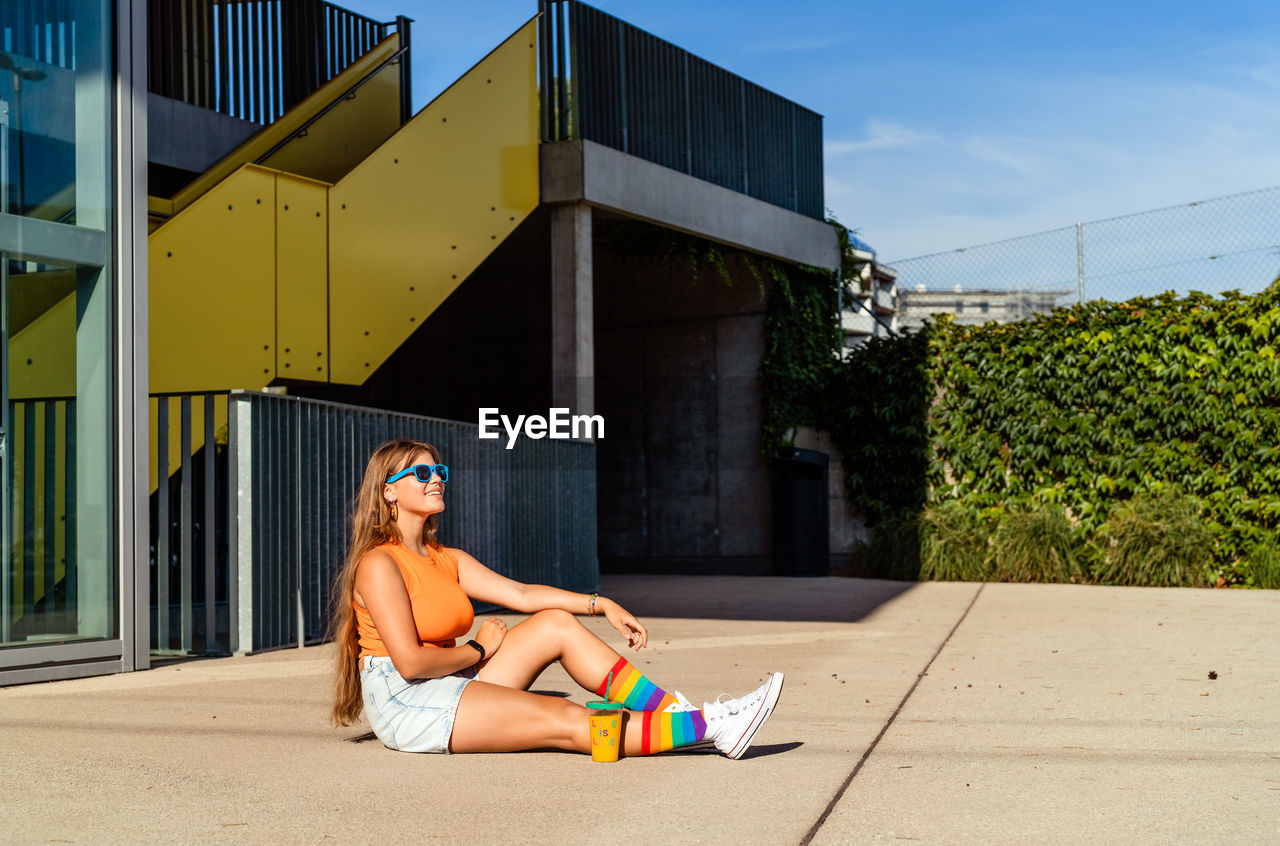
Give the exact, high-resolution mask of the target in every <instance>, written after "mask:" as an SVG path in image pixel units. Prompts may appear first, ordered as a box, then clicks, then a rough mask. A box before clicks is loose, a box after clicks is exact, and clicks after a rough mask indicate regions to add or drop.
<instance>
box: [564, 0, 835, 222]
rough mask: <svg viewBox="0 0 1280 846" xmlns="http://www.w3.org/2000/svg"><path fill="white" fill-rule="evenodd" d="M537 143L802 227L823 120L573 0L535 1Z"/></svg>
mask: <svg viewBox="0 0 1280 846" xmlns="http://www.w3.org/2000/svg"><path fill="white" fill-rule="evenodd" d="M541 8H542V10H543V18H542V26H541V30H540V36H539V39H540V42H541V44H540V52H541V58H540V62H539V68H540V72H541V74H542V85H541V90H542V113H543V115H542V138H543V140H544V141H564V140H569V139H573V138H581V139H586V140H589V141H595V142H597V143H599V144H604V145H605V146H608V147H612V148H614V149H616V150H621V151H622V152H624V153H630V154H631V155H634V156H638V157H640V158H642V159H645V160H647V161H651V162H654V163H656V164H660V165H663V166H664V167H669V168H671V169H673V170H678V171H681V172H683V173H687V174H689V175H691V176H695V177H697V178H699V179H704V180H706V181H708V182H712V183H715V184H716V185H720V186H722V187H725V188H730V189H732V190H734V191H740V192H742V193H745V194H748V195H749V196H752V197H755V198H757V199H760V200H764V201H765V202H768V203H772V204H773V205H776V206H781V207H782V208H786V209H790V210H792V211H795V212H799V213H800V214H803V215H806V216H808V217H813V218H817V219H822V217H823V215H824V213H825V206H824V198H823V187H822V116H821V115H819V114H817V113H816V112H813V111H811V110H809V109H806V108H804V107H803V106H800V105H798V104H796V103H794V102H792V101H790V100H787V99H786V98H784V97H780V96H778V95H777V94H774V93H772V92H770V91H766V90H765V89H763V88H761V87H760V86H758V85H755V84H754V83H751V82H747V81H746V80H744V79H743V78H742V77H740V76H737V75H735V74H732V73H730V72H729V71H726V70H724V69H723V68H720V67H717V66H715V65H713V64H711V63H710V62H707V61H706V60H704V59H701V58H699V57H697V56H695V55H693V54H692V53H689V52H688V51H686V50H682V49H681V48H679V47H676V46H675V45H673V44H670V43H669V42H667V41H664V40H662V39H661V38H658V37H657V36H654V35H651V34H650V33H648V32H645V31H644V30H642V29H639V28H638V27H635V26H632V25H631V24H628V23H625V22H624V21H621V20H619V19H618V18H615V17H613V16H612V15H608V14H606V13H604V12H601V11H600V10H598V9H595V8H593V7H591V6H588V5H586V4H585V3H580V2H578V0H544V2H543V3H542V4H541Z"/></svg>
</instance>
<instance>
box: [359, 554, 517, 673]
mask: <svg viewBox="0 0 1280 846" xmlns="http://www.w3.org/2000/svg"><path fill="white" fill-rule="evenodd" d="M356 596H357V597H358V598H359V599H360V600H361V601H362V604H363V605H364V607H365V608H367V609H368V610H369V616H370V617H371V618H373V625H374V626H375V627H376V628H377V629H378V636H379V637H380V638H382V643H383V644H384V645H385V646H386V647H387V654H388V655H390V656H391V663H392V664H395V667H396V672H398V673H399V674H400V675H402V676H404V677H405V678H406V679H415V678H438V677H439V676H447V675H449V674H450V673H455V672H457V671H458V670H461V669H463V668H465V667H470V666H471V665H472V664H475V663H476V662H477V661H479V660H480V654H479V653H478V652H476V650H475V649H474V648H473V647H470V646H467V645H465V644H463V645H461V646H455V647H453V648H441V647H437V646H423V645H422V642H421V641H419V640H418V627H417V626H416V625H415V624H414V622H413V608H412V606H411V605H410V604H409V592H408V591H407V590H406V589H405V586H404V577H403V576H401V575H400V568H399V567H397V566H396V562H395V560H394V559H392V557H391V556H390V555H388V554H387V553H385V552H383V551H382V550H380V549H375V550H372V551H370V552H368V553H367V554H365V556H364V558H362V559H360V564H359V567H358V569H357V570H356ZM505 635H506V625H505V624H504V623H503V622H502V621H501V620H498V619H496V618H491V619H489V620H485V621H484V623H483V624H482V625H481V626H480V631H479V632H478V633H477V634H476V640H477V641H479V643H480V645H481V646H483V647H484V650H485V655H486V656H488V655H492V654H493V653H494V652H496V651H497V650H498V647H499V646H500V645H501V644H502V638H503V637H504V636H505Z"/></svg>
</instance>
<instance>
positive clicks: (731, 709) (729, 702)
mask: <svg viewBox="0 0 1280 846" xmlns="http://www.w3.org/2000/svg"><path fill="white" fill-rule="evenodd" d="M739 707H740V706H739V703H738V700H736V699H734V698H733V697H732V696H729V694H727V693H722V694H720V695H719V696H717V697H716V699H715V701H714V702H704V703H703V704H702V710H703V712H704V713H705V714H706V715H707V716H708V717H727V716H731V715H733V714H736V713H738V710H739Z"/></svg>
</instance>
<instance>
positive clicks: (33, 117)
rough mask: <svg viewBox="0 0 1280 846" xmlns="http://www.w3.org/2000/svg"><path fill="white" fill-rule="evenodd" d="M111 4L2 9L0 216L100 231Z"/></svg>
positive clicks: (38, 0) (52, 3) (77, 0)
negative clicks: (5, 214) (0, 187)
mask: <svg viewBox="0 0 1280 846" xmlns="http://www.w3.org/2000/svg"><path fill="white" fill-rule="evenodd" d="M110 5H111V4H109V3H105V2H102V1H101V0H34V2H32V1H31V0H28V2H21V3H11V2H5V3H3V4H0V136H3V137H0V146H3V147H6V148H7V149H6V150H5V151H4V155H3V164H2V165H0V169H2V170H3V171H4V173H3V174H0V175H2V176H3V177H4V178H3V182H4V185H3V198H2V199H0V205H2V207H0V211H7V212H8V213H10V214H19V215H23V216H29V217H37V218H40V219H42V220H52V221H61V222H66V223H79V225H81V226H90V227H92V228H95V229H103V228H104V227H105V222H106V198H107V196H108V195H107V193H106V192H105V190H104V188H105V185H104V184H103V183H104V181H105V177H106V174H107V173H108V169H107V166H106V163H107V158H106V153H107V151H108V149H109V144H108V141H109V133H110V131H111V121H110V120H109V119H108V118H109V116H110V114H111V112H110V109H109V108H108V106H109V104H110V99H109V90H108V87H107V84H106V83H107V80H108V78H109V76H110V71H111V63H110V61H109V53H108V50H107V47H108V46H109V45H110V43H111V40H110V38H107V37H104V33H105V34H108V35H109V30H107V29H105V27H106V26H109V22H110V17H108V15H107V11H108V10H109V7H110Z"/></svg>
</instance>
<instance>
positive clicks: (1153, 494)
mask: <svg viewBox="0 0 1280 846" xmlns="http://www.w3.org/2000/svg"><path fill="white" fill-rule="evenodd" d="M1277 339H1280V282H1277V283H1276V284H1273V285H1272V286H1271V287H1270V288H1268V289H1267V290H1266V291H1264V292H1263V293H1261V294H1256V295H1250V296H1243V295H1240V294H1238V293H1228V294H1226V295H1224V296H1222V297H1212V296H1209V295H1205V294H1199V293H1193V294H1190V295H1188V296H1184V297H1178V296H1175V295H1173V294H1165V295H1162V296H1159V297H1154V298H1149V299H1136V300H1130V301H1127V302H1122V303H1108V302H1091V303H1085V304H1082V305H1078V306H1074V307H1071V308H1059V309H1056V310H1054V311H1053V312H1052V313H1051V314H1043V315H1036V316H1034V317H1032V318H1030V319H1028V320H1024V321H1022V322H1019V323H1011V324H986V325H983V326H958V325H955V324H954V323H952V322H950V320H949V319H948V318H942V319H941V320H940V321H939V322H936V323H931V324H927V325H926V327H925V328H924V329H923V330H921V331H919V332H916V333H909V334H905V335H902V336H899V337H895V338H889V339H877V340H872V341H870V342H869V343H868V344H867V345H866V346H865V347H863V348H861V349H860V350H858V351H857V352H856V353H854V354H853V355H851V356H850V357H848V358H847V359H846V360H845V361H844V362H843V363H841V364H838V365H836V366H835V367H834V368H833V370H832V372H831V374H830V380H831V384H832V390H831V391H830V392H829V395H830V396H834V397H837V398H838V399H837V400H836V401H835V402H834V404H833V407H831V408H829V409H828V414H829V420H828V426H826V427H824V428H829V429H830V431H831V432H832V434H833V439H834V441H835V443H836V445H837V446H838V448H839V449H840V450H841V452H842V453H843V456H844V474H845V487H846V492H847V495H848V497H849V498H850V500H851V503H852V504H853V505H854V506H855V507H857V508H858V509H860V510H861V511H862V512H863V513H864V514H865V515H866V516H867V518H868V520H869V522H871V523H872V524H873V525H878V524H882V523H883V524H886V532H889V529H888V528H887V527H888V526H889V525H892V526H893V527H894V528H893V529H892V531H891V532H889V533H890V534H901V526H900V525H899V524H900V523H901V521H903V520H911V519H914V518H917V517H919V515H921V514H922V513H924V512H926V511H927V510H934V511H936V509H937V508H938V507H939V506H941V505H942V504H944V503H956V504H958V505H959V506H962V507H963V508H965V509H968V510H969V511H970V512H971V513H972V514H973V515H974V517H975V519H979V520H986V521H987V523H988V524H990V526H991V527H992V528H991V532H990V533H989V535H990V537H992V538H995V537H996V534H997V532H996V527H997V526H998V524H1000V523H1001V521H1002V516H1001V515H1007V514H1021V513H1028V512H1035V511H1037V510H1040V509H1044V508H1047V507H1053V508H1056V509H1061V510H1062V512H1063V513H1064V514H1065V515H1066V517H1067V518H1068V522H1069V524H1070V525H1071V526H1072V527H1073V529H1074V531H1075V532H1076V535H1077V537H1078V538H1079V539H1080V541H1081V544H1082V548H1087V549H1088V550H1090V552H1089V553H1088V555H1087V556H1086V557H1090V558H1091V559H1092V560H1091V563H1090V567H1091V569H1090V572H1091V573H1092V576H1093V578H1094V579H1096V580H1101V581H1108V582H1113V583H1125V582H1127V578H1126V576H1125V573H1126V572H1128V570H1127V569H1126V567H1131V566H1135V565H1132V564H1131V565H1121V564H1117V561H1118V560H1119V558H1118V556H1119V553H1118V552H1117V550H1118V549H1119V548H1120V546H1121V545H1122V543H1121V541H1123V540H1124V537H1129V536H1134V537H1136V536H1135V535H1133V531H1136V530H1134V529H1133V528H1132V527H1133V525H1136V524H1135V523H1134V520H1139V522H1141V520H1142V519H1147V520H1148V523H1150V522H1151V520H1155V522H1156V523H1159V522H1160V520H1164V519H1165V517H1160V518H1159V519H1157V518H1156V517H1151V515H1150V514H1148V512H1150V508H1148V507H1147V504H1150V503H1155V504H1156V505H1155V507H1156V510H1157V511H1160V512H1161V513H1162V514H1165V516H1166V517H1167V516H1168V514H1170V513H1173V512H1177V511H1178V509H1180V508H1181V509H1183V510H1185V509H1186V508H1188V507H1189V508H1191V509H1193V510H1194V511H1195V512H1196V513H1198V515H1199V518H1200V522H1201V525H1202V527H1203V529H1204V532H1205V534H1204V539H1203V541H1197V540H1196V539H1195V538H1194V537H1193V538H1192V540H1190V541H1187V540H1186V537H1189V536H1188V535H1186V533H1185V532H1184V534H1183V535H1179V537H1180V538H1182V542H1187V543H1190V544H1191V545H1190V546H1188V547H1187V548H1188V549H1191V548H1194V547H1195V544H1196V543H1201V545H1203V542H1205V541H1207V542H1208V543H1209V549H1208V552H1207V554H1208V558H1209V560H1210V561H1211V563H1212V564H1213V565H1215V566H1216V567H1217V572H1225V573H1227V574H1228V575H1227V580H1228V581H1230V580H1233V579H1234V580H1236V581H1243V580H1245V578H1244V577H1243V576H1241V575H1240V574H1241V572H1242V571H1241V569H1240V568H1241V567H1247V562H1248V561H1250V560H1260V558H1259V556H1260V555H1261V557H1262V558H1266V557H1267V555H1269V554H1270V553H1266V554H1263V553H1259V550H1260V549H1263V550H1267V549H1270V550H1274V548H1275V539H1276V527H1277V524H1278V523H1280V460H1278V459H1280V360H1278V359H1277V347H1278V346H1280V343H1277ZM1160 503H1164V507H1163V510H1161V506H1160ZM1135 508H1136V509H1137V510H1136V511H1135ZM1144 508H1147V510H1146V511H1143V509H1144ZM1124 509H1128V510H1124ZM1135 514H1139V515H1141V514H1148V517H1135ZM1148 518H1149V519H1148ZM1170 519H1172V518H1170ZM1125 520H1128V523H1125ZM925 522H926V524H929V522H930V521H925ZM937 522H938V521H937V520H934V521H933V523H937ZM943 522H945V521H943ZM953 522H954V521H953ZM971 522H972V521H971ZM1175 522H1176V520H1175ZM1184 522H1185V521H1184ZM1166 523H1168V520H1166ZM1125 525H1128V526H1129V527H1130V528H1129V531H1130V535H1129V536H1123V537H1121V538H1120V540H1117V537H1118V535H1117V532H1120V534H1121V535H1123V531H1125V530H1124V529H1123V528H1122V527H1123V526H1125ZM1143 525H1147V524H1143ZM1152 525H1155V524H1152ZM1169 525H1172V524H1169ZM1177 525H1179V526H1182V525H1183V524H1182V523H1178V524H1177ZM1117 527H1121V528H1117ZM924 528H925V529H926V530H927V528H928V526H927V525H926V526H925V527H924ZM1179 531H1182V530H1179ZM1148 540H1150V538H1148ZM925 547H926V548H927V547H928V544H927V543H926V544H925ZM997 558H998V556H997V555H996V554H995V553H994V552H992V553H991V554H989V555H987V556H986V560H988V561H989V562H991V561H995V560H996V559H997ZM1141 558H1142V555H1141V548H1139V550H1138V552H1137V558H1136V559H1135V560H1140V559H1141ZM1274 558H1275V556H1274V555H1271V557H1270V558H1268V559H1267V560H1272V561H1273V560H1274ZM1242 562H1244V563H1242ZM1268 566H1270V565H1268ZM1117 568H1119V569H1117ZM1233 568H1234V569H1233ZM927 569H928V568H927V566H926V570H927ZM1232 574H1234V575H1232ZM1197 578H1199V577H1198V576H1197V577H1196V578H1191V577H1185V576H1179V579H1181V581H1180V582H1179V583H1195V582H1196V581H1197Z"/></svg>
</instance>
